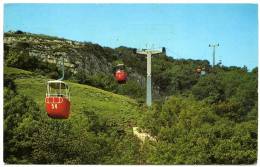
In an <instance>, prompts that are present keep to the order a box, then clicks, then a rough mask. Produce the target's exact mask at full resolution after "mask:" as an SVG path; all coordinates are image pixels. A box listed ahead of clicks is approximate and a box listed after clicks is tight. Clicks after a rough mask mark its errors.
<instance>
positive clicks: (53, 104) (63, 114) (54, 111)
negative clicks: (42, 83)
mask: <svg viewBox="0 0 260 167" xmlns="http://www.w3.org/2000/svg"><path fill="white" fill-rule="evenodd" d="M45 108H46V112H47V114H48V116H49V117H51V118H60V119H67V118H68V117H69V114H70V94H69V87H68V85H67V84H66V83H65V82H63V81H59V80H54V81H48V83H47V93H46V98H45Z"/></svg>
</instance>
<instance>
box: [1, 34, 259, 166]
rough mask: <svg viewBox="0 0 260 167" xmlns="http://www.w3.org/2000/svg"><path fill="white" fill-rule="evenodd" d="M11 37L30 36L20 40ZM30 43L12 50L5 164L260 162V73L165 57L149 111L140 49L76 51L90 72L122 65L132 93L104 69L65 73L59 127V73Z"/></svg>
mask: <svg viewBox="0 0 260 167" xmlns="http://www.w3.org/2000/svg"><path fill="white" fill-rule="evenodd" d="M8 35H9V36H10V35H13V36H21V35H24V36H27V37H28V34H26V33H23V32H17V33H16V34H15V35H14V34H13V33H9V34H8ZM39 38H41V37H39ZM55 40H59V39H55ZM64 41H66V40H64ZM25 43H27V44H28V45H27V44H25ZM25 43H19V44H17V46H16V47H14V48H13V47H10V45H5V57H4V61H5V68H4V161H5V162H6V163H8V164H32V163H33V164H254V163H256V161H257V135H258V134H257V133H258V131H257V124H258V122H257V115H258V103H257V102H258V94H257V86H258V85H257V82H258V68H254V69H253V70H252V71H248V70H247V68H246V67H243V68H240V67H225V66H221V65H220V64H218V65H217V66H215V67H214V68H212V67H211V66H210V65H209V62H208V61H205V60H183V59H179V60H177V59H173V58H171V57H168V56H166V54H165V53H163V54H159V55H157V56H155V57H153V60H152V61H153V63H152V64H153V65H152V72H153V76H152V80H153V97H154V101H153V106H152V107H151V108H147V107H145V104H144V101H145V86H144V85H145V83H144V81H143V78H144V77H145V75H146V69H145V67H146V66H145V63H146V62H145V58H144V57H141V56H138V55H136V54H135V52H134V48H126V47H119V48H116V49H111V48H105V47H104V48H103V47H101V46H99V45H97V44H95V45H94V44H91V43H87V42H85V43H84V45H82V46H80V49H79V50H78V52H82V54H79V55H80V57H81V59H80V60H81V61H82V62H84V61H85V63H87V62H88V61H89V59H88V58H90V57H91V56H93V55H94V57H95V56H96V57H98V59H95V61H97V60H102V61H104V62H106V63H107V64H111V65H115V64H117V63H118V62H120V63H122V62H123V63H124V64H125V65H126V66H127V67H128V73H129V78H128V81H127V84H125V85H118V84H117V83H116V82H115V80H114V78H113V74H112V70H113V69H112V68H111V70H108V69H106V68H107V67H109V66H106V65H104V69H102V70H101V69H100V70H98V71H95V70H90V69H87V68H85V67H83V66H82V67H81V65H82V64H80V65H79V67H75V68H77V70H78V71H77V72H76V73H73V72H71V71H70V70H69V68H66V75H65V78H66V82H67V83H68V84H69V86H70V87H71V102H72V106H71V116H70V118H69V119H67V120H54V119H50V118H48V116H47V114H46V113H45V111H44V97H45V84H44V83H46V82H47V80H49V78H51V77H53V78H57V76H58V74H59V73H60V72H59V71H58V68H57V66H56V65H54V64H51V63H47V62H43V61H42V60H41V59H40V58H37V57H31V55H30V53H31V51H30V42H25ZM19 48H20V49H19ZM64 49H65V52H67V51H68V52H70V49H69V48H68V47H67V48H66V47H64ZM77 49H78V48H77ZM58 51H59V50H56V51H55V53H56V52H58ZM85 52H87V54H83V53H85ZM92 58H93V57H92ZM71 59H73V58H71ZM93 60H94V59H93ZM72 61H77V60H76V58H75V60H72ZM99 63H100V62H99ZM83 64H84V63H83ZM97 64H98V63H96V64H95V62H93V69H95V68H96V69H97V68H99V66H98V65H97ZM198 66H200V67H204V68H205V69H206V74H205V75H201V74H200V73H198V72H196V68H197V67H198ZM22 69H23V70H22ZM89 85H91V86H89ZM92 86H94V87H92ZM95 87H96V88H95ZM102 89H103V90H102ZM115 93H116V94H115ZM118 94H121V95H118ZM123 95H126V96H123ZM136 126H138V127H140V128H141V130H140V131H143V132H146V133H149V134H150V135H151V136H153V137H154V138H156V141H149V140H146V141H145V142H144V143H142V142H141V141H140V140H139V139H138V138H137V137H135V136H134V135H133V133H132V128H133V127H136Z"/></svg>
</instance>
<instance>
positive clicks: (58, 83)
mask: <svg viewBox="0 0 260 167" xmlns="http://www.w3.org/2000/svg"><path fill="white" fill-rule="evenodd" d="M47 84H48V85H49V86H50V87H51V88H54V89H59V88H60V89H68V88H69V87H68V85H67V84H66V83H65V82H63V81H60V80H53V81H48V83H47Z"/></svg>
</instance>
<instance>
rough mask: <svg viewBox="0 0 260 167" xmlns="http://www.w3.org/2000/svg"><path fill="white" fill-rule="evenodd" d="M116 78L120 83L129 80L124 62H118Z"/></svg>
mask: <svg viewBox="0 0 260 167" xmlns="http://www.w3.org/2000/svg"><path fill="white" fill-rule="evenodd" d="M114 76H115V79H116V80H117V82H118V83H119V84H125V83H126V80H127V72H126V71H125V65H124V64H118V65H117V66H116V70H115V72H114Z"/></svg>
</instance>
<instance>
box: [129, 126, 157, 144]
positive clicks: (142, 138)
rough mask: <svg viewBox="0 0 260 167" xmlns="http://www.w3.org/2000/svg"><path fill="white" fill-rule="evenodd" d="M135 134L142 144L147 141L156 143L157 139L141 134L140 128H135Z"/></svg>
mask: <svg viewBox="0 0 260 167" xmlns="http://www.w3.org/2000/svg"><path fill="white" fill-rule="evenodd" d="M133 133H134V135H135V136H136V137H137V138H138V139H140V140H141V141H142V142H144V141H145V140H146V139H147V140H150V141H156V139H155V138H154V137H152V136H151V135H150V134H148V133H142V132H139V131H138V127H133Z"/></svg>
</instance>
